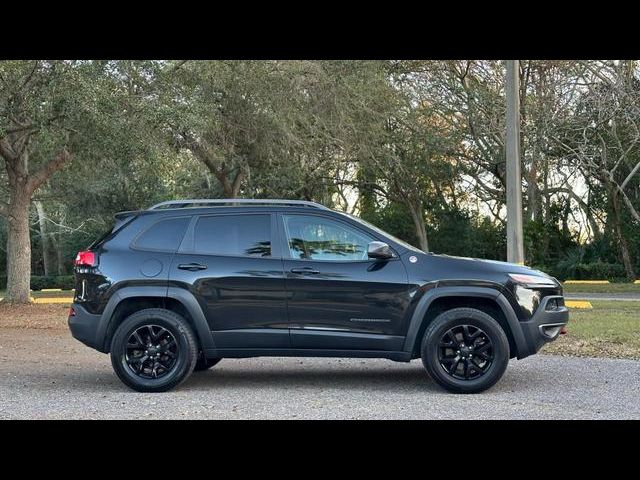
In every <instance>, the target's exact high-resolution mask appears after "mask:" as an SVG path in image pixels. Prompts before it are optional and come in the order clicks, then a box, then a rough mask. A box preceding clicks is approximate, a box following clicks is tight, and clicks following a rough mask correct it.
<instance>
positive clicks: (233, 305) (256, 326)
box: [170, 212, 290, 349]
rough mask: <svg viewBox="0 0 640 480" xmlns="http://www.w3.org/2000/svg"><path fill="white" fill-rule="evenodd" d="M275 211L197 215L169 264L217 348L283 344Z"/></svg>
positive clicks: (285, 340) (284, 322)
mask: <svg viewBox="0 0 640 480" xmlns="http://www.w3.org/2000/svg"><path fill="white" fill-rule="evenodd" d="M275 232H276V228H275V215H273V214H271V213H262V212H258V213H232V214H213V215H200V216H196V217H195V218H194V220H193V222H192V224H191V226H190V228H189V230H188V231H187V235H185V238H184V240H183V242H182V245H181V246H180V249H179V251H178V253H177V254H176V255H175V257H174V260H173V263H172V265H171V272H170V285H173V286H180V287H182V288H186V289H188V290H189V291H191V293H193V295H194V296H195V297H196V299H197V300H198V302H199V303H200V306H201V307H202V309H203V312H204V313H205V316H206V318H207V321H208V323H209V328H210V329H211V331H212V335H213V339H214V342H215V344H216V348H219V349H225V348H226V349H240V348H242V349H245V348H288V347H289V346H290V342H289V333H288V324H287V318H286V307H285V291H284V274H283V270H282V259H281V257H280V252H279V249H278V247H277V242H274V234H275Z"/></svg>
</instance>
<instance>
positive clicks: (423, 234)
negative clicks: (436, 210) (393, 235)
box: [408, 202, 429, 252]
mask: <svg viewBox="0 0 640 480" xmlns="http://www.w3.org/2000/svg"><path fill="white" fill-rule="evenodd" d="M408 207H409V212H411V218H412V219H413V225H414V226H415V228H416V235H417V237H418V242H419V244H420V250H422V251H424V252H428V251H429V242H428V241H427V228H426V226H425V223H424V212H423V211H422V202H417V204H416V205H414V204H413V203H410V204H408Z"/></svg>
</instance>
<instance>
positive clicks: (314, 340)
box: [280, 213, 411, 351]
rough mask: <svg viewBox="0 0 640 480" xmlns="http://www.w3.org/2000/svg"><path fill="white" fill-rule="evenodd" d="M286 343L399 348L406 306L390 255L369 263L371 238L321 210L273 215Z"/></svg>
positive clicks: (402, 277) (399, 270)
mask: <svg viewBox="0 0 640 480" xmlns="http://www.w3.org/2000/svg"><path fill="white" fill-rule="evenodd" d="M280 227H281V228H282V232H283V237H284V239H285V241H286V246H284V251H283V256H284V271H285V276H286V281H285V286H286V290H287V312H288V316H289V327H290V329H291V345H292V347H293V348H315V349H332V350H353V349H358V350H378V351H379V350H391V351H399V350H401V348H402V343H403V341H404V336H403V335H404V333H403V332H404V328H405V325H404V324H403V323H404V322H405V321H406V320H405V317H406V311H407V309H408V307H409V303H410V293H411V289H410V288H409V285H408V281H407V273H406V270H405V268H404V266H403V264H402V262H401V261H400V260H399V259H398V258H393V259H390V260H374V259H369V258H368V256H367V245H368V243H369V242H371V241H374V240H379V239H378V238H374V237H373V236H371V235H370V234H369V233H367V232H365V231H364V230H361V229H360V228H358V227H355V226H353V225H351V224H349V223H347V222H344V221H342V220H339V219H336V218H330V217H329V216H324V215H322V214H284V213H283V214H281V215H280Z"/></svg>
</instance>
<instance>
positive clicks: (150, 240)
mask: <svg viewBox="0 0 640 480" xmlns="http://www.w3.org/2000/svg"><path fill="white" fill-rule="evenodd" d="M189 220H191V217H174V218H165V219H162V220H159V221H157V222H156V223H154V224H153V225H151V226H150V227H148V228H147V229H146V230H144V231H143V232H142V233H140V234H139V235H138V236H137V237H136V239H135V240H134V242H133V248H135V249H138V250H159V251H170V252H175V251H176V250H178V247H179V246H180V242H181V241H182V237H183V236H184V233H185V231H186V230H187V226H188V225H189Z"/></svg>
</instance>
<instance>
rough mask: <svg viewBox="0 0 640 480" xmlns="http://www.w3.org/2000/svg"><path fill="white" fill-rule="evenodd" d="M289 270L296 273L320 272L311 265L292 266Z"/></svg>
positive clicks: (310, 273) (315, 273)
mask: <svg viewBox="0 0 640 480" xmlns="http://www.w3.org/2000/svg"><path fill="white" fill-rule="evenodd" d="M290 272H291V273H297V274H298V275H317V274H319V273H320V270H316V269H315V268H313V267H301V268H292V269H291V270H290Z"/></svg>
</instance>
